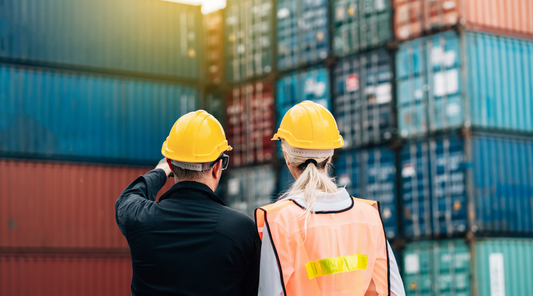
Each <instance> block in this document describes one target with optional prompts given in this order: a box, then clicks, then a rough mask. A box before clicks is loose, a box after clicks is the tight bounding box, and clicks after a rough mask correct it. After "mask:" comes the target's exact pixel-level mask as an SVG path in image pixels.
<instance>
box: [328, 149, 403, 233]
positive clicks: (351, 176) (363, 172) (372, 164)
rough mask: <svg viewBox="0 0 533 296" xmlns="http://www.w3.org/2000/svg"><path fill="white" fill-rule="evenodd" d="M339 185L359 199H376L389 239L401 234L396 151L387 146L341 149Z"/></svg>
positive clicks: (337, 164) (338, 169) (336, 162)
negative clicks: (347, 150)
mask: <svg viewBox="0 0 533 296" xmlns="http://www.w3.org/2000/svg"><path fill="white" fill-rule="evenodd" d="M335 169H336V172H337V176H338V184H339V186H340V187H343V186H345V187H346V190H348V192H349V193H350V194H351V195H352V196H354V197H357V198H364V199H370V200H377V201H379V202H380V204H381V216H382V219H383V224H384V225H385V231H386V233H387V237H388V238H395V237H396V236H397V235H398V234H399V228H398V210H397V206H396V204H397V199H396V164H395V156H394V152H393V151H392V150H390V149H389V148H386V147H377V148H369V149H362V150H356V151H349V152H342V153H340V154H339V157H338V158H337V159H336V160H335Z"/></svg>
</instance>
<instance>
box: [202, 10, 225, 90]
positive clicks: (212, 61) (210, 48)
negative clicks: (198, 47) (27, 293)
mask: <svg viewBox="0 0 533 296" xmlns="http://www.w3.org/2000/svg"><path fill="white" fill-rule="evenodd" d="M222 20H223V12H222V10H218V11H215V12H212V13H209V14H206V15H205V16H204V27H205V47H206V50H205V54H206V58H205V61H206V67H207V69H206V73H207V81H208V83H211V84H220V83H222V80H223V73H224V62H223V61H224V31H223V22H222Z"/></svg>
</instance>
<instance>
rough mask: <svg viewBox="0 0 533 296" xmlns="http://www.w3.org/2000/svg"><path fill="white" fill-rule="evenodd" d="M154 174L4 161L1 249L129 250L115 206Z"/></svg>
mask: <svg viewBox="0 0 533 296" xmlns="http://www.w3.org/2000/svg"><path fill="white" fill-rule="evenodd" d="M150 169H151V168H146V167H127V166H109V165H92V164H75V163H61V162H44V161H27V160H23V161H22V160H7V159H2V160H0V176H1V178H0V248H3V249H5V248H7V249H17V248H37V249H39V248H58V247H59V248H76V249H80V248H81V249H95V248H98V249H109V248H113V249H117V248H120V249H125V250H127V248H128V244H127V242H126V239H125V238H124V236H123V235H122V233H120V230H119V229H118V226H117V224H116V221H115V201H116V200H117V198H118V196H119V195H120V194H121V193H122V191H123V190H124V189H125V188H126V186H128V184H129V183H131V182H132V181H133V180H135V178H137V177H138V176H140V175H143V174H145V173H146V172H148V171H149V170H150ZM173 184H174V182H173V180H171V179H170V180H168V181H167V184H166V185H165V187H163V189H162V190H161V191H160V192H159V195H161V194H162V193H164V192H165V191H166V190H168V188H170V186H172V185H173ZM1 295H3V294H1Z"/></svg>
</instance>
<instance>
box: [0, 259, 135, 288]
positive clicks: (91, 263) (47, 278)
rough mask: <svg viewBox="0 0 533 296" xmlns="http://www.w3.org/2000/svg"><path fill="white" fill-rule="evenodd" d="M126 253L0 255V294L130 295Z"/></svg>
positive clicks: (128, 261) (129, 277) (129, 260)
mask: <svg viewBox="0 0 533 296" xmlns="http://www.w3.org/2000/svg"><path fill="white" fill-rule="evenodd" d="M131 277H132V269H131V259H130V255H129V254H122V255H116V254H110V255H96V254H95V255H77V254H72V255H59V254H1V255H0V295H2V296H24V295H28V296H30V295H32V296H33V295H54V296H64V295H65V296H67V295H69V296H70V295H77V296H94V295H98V296H106V295H109V296H120V295H124V296H126V295H131V288H130V287H131Z"/></svg>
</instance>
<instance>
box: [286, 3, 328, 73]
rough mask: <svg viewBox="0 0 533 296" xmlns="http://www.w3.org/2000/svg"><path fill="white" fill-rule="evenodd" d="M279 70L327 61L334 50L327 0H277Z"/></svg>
mask: <svg viewBox="0 0 533 296" xmlns="http://www.w3.org/2000/svg"><path fill="white" fill-rule="evenodd" d="M276 19H277V21H276V43H277V60H278V69H279V70H287V69H291V68H295V67H298V66H303V65H306V64H312V63H316V62H320V61H323V60H325V59H326V58H327V57H328V55H329V52H330V46H329V42H330V41H329V39H330V38H329V36H330V35H329V13H328V1H327V0H312V1H309V0H277V1H276Z"/></svg>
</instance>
